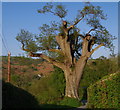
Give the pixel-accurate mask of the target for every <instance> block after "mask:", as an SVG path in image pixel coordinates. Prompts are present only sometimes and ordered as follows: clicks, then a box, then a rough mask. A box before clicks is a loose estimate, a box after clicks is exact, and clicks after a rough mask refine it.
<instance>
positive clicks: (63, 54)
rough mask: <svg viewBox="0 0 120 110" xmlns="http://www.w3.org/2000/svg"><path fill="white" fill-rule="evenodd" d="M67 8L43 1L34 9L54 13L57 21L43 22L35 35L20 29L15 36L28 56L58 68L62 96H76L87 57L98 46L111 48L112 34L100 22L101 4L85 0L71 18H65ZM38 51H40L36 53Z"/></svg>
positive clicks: (102, 15) (103, 16)
mask: <svg viewBox="0 0 120 110" xmlns="http://www.w3.org/2000/svg"><path fill="white" fill-rule="evenodd" d="M67 12H68V10H66V8H65V7H64V6H63V5H54V4H52V3H47V4H46V5H45V6H43V8H42V9H40V10H38V13H51V14H53V15H55V16H58V17H59V18H60V22H61V24H60V23H58V22H55V21H53V22H51V24H50V25H47V24H43V26H41V27H40V34H39V36H36V35H34V34H31V33H30V32H28V31H25V30H21V32H20V33H19V34H18V36H17V37H16V39H17V40H18V41H19V42H21V43H22V49H23V50H24V51H27V52H29V53H30V54H29V55H30V56H31V57H41V58H43V59H45V60H47V61H48V62H50V63H52V64H53V65H55V66H57V67H59V68H61V69H62V70H63V71H64V75H65V79H66V90H65V96H67V97H73V98H79V95H78V88H79V84H80V80H81V76H82V74H83V70H84V67H85V65H86V63H87V60H88V59H89V57H90V56H91V55H92V54H93V53H94V52H95V51H96V50H97V49H98V48H100V47H101V46H105V47H107V48H110V50H111V51H112V50H113V47H114V46H113V43H112V41H113V40H114V39H115V37H114V36H112V35H111V34H110V33H109V31H108V30H107V29H106V28H105V27H104V26H103V25H102V24H101V23H100V21H101V20H106V15H104V14H103V10H101V7H99V6H93V5H92V4H90V3H86V5H85V6H84V8H83V9H82V10H78V14H77V16H76V19H75V20H74V21H71V22H69V21H67V20H66V16H67ZM81 21H84V22H85V23H86V25H88V26H89V27H90V30H89V31H88V32H87V33H85V32H84V33H82V32H81V31H80V29H79V28H78V23H79V22H81ZM81 28H82V27H81ZM95 44H96V46H94V45H95ZM39 51H40V52H41V53H36V52H39Z"/></svg>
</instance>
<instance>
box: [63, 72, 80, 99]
mask: <svg viewBox="0 0 120 110" xmlns="http://www.w3.org/2000/svg"><path fill="white" fill-rule="evenodd" d="M65 96H67V97H72V98H78V87H77V82H76V76H75V75H74V74H71V73H70V74H68V75H67V77H66V90H65Z"/></svg>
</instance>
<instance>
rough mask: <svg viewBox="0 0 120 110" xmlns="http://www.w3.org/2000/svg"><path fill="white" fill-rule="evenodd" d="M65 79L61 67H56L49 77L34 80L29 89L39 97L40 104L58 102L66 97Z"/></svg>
mask: <svg viewBox="0 0 120 110" xmlns="http://www.w3.org/2000/svg"><path fill="white" fill-rule="evenodd" d="M64 90H65V79H64V74H63V72H62V70H61V69H59V68H57V67H55V71H54V72H53V73H51V75H49V76H48V77H42V78H41V79H40V80H36V81H35V80H34V82H32V84H31V86H30V87H29V91H30V92H31V93H32V94H33V95H34V96H35V97H36V98H37V100H38V101H39V102H40V104H57V102H59V100H61V99H62V98H63V97H64Z"/></svg>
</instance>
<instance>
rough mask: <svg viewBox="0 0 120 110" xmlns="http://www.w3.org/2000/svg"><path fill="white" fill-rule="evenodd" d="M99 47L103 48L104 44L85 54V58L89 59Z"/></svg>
mask: <svg viewBox="0 0 120 110" xmlns="http://www.w3.org/2000/svg"><path fill="white" fill-rule="evenodd" d="M101 46H104V44H103V43H102V44H100V45H98V46H97V47H96V48H94V49H93V50H92V51H91V52H88V53H87V57H90V56H91V55H92V54H93V53H94V52H95V51H96V50H97V49H98V48H100V47H101Z"/></svg>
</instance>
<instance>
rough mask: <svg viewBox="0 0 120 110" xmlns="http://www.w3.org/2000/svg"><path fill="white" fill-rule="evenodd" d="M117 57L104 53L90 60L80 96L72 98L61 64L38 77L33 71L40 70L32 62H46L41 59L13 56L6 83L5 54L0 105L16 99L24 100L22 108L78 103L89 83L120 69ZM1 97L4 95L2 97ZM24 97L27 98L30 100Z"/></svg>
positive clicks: (62, 106)
mask: <svg viewBox="0 0 120 110" xmlns="http://www.w3.org/2000/svg"><path fill="white" fill-rule="evenodd" d="M117 61H118V59H117V58H109V59H107V58H105V57H100V58H98V59H90V60H89V62H88V63H87V66H86V68H85V70H84V74H83V76H82V80H81V83H80V89H79V94H80V97H79V99H80V100H79V101H78V100H77V99H74V98H68V97H65V78H64V73H63V71H62V70H61V69H60V68H58V67H56V66H54V67H53V71H50V72H49V74H47V75H44V73H42V77H41V78H39V77H38V76H37V74H36V72H37V73H39V72H40V71H39V70H38V69H37V67H36V66H35V65H38V64H41V65H42V64H44V62H45V61H42V60H41V59H31V58H25V57H12V58H11V82H10V83H7V82H6V80H7V57H3V59H2V62H3V64H2V65H3V66H2V74H3V102H4V103H3V107H7V106H8V107H9V106H11V107H13V106H14V102H19V103H20V105H21V104H22V103H24V105H23V107H24V108H25V107H28V108H32V107H36V108H38V107H40V108H73V107H79V106H81V105H83V104H85V103H86V102H87V97H88V96H87V88H88V87H89V86H90V85H93V84H95V82H97V81H98V80H100V79H101V78H102V77H104V76H106V75H110V74H112V73H115V72H118V71H119V70H118V63H117ZM14 65H17V66H14ZM20 65H21V66H20ZM21 67H23V68H21ZM21 71H22V72H21ZM18 72H19V73H18ZM113 84H114V83H113ZM113 86H114V85H113ZM91 87H92V86H91ZM93 91H94V90H93ZM111 92H112V91H111ZM111 92H110V93H111ZM113 92H115V91H113ZM108 94H109V92H108ZM111 94H112V93H111ZM7 96H9V97H7ZM10 96H11V97H10ZM18 96H19V97H21V98H17V97H18ZM4 97H6V98H5V100H4ZM29 98H30V99H29ZM113 98H114V97H113ZM22 100H24V101H22ZM27 100H29V101H30V103H29V101H27ZM31 101H33V102H31ZM31 103H33V104H34V106H32V105H31ZM8 104H9V105H8ZM15 107H16V108H17V107H19V104H18V105H17V104H16V106H15Z"/></svg>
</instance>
